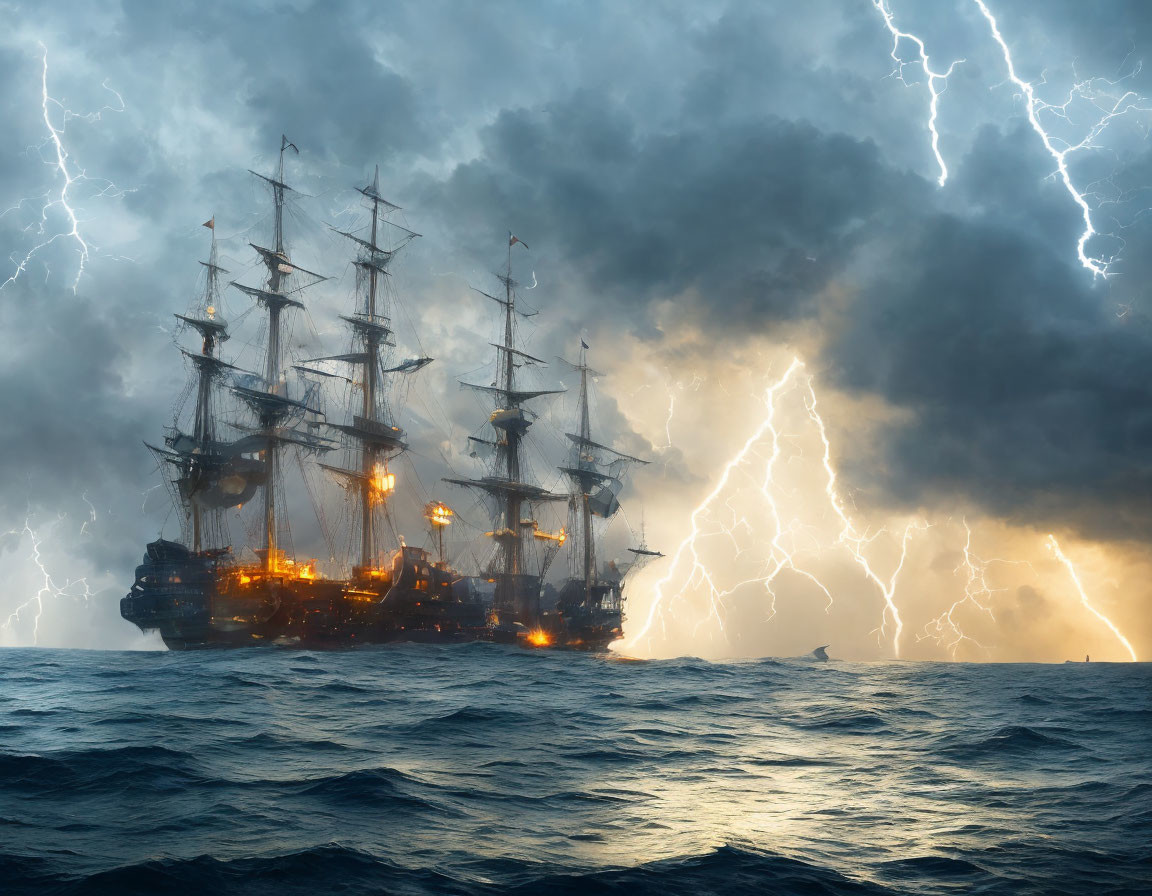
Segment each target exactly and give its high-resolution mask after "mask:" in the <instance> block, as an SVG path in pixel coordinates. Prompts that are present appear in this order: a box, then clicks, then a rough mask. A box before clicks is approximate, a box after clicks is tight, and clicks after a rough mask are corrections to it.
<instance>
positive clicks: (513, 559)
mask: <svg viewBox="0 0 1152 896" xmlns="http://www.w3.org/2000/svg"><path fill="white" fill-rule="evenodd" d="M512 246H513V241H512V234H511V233H509V234H508V265H507V267H506V268H505V272H504V377H503V379H504V389H505V393H506V394H507V395H509V396H510V395H511V394H512V390H513V389H515V388H516V381H515V376H516V365H515V362H514V359H513V357H512V350H513V349H514V348H515V342H514V341H513V340H514V338H515V334H514V333H513V326H514V322H515V318H516V292H515V290H513V289H512ZM497 354H499V350H498V351H497ZM509 404H510V405H513V404H514V403H512V402H509ZM505 434H506V435H505V440H504V441H505V446H504V452H505V454H506V455H507V463H508V481H509V482H519V481H520V437H521V432H520V430H519V428H516V427H513V428H509V429H506V430H505ZM504 525H505V528H506V529H508V530H509V532H510V535H509V536H508V537H507V538H505V540H504V575H505V576H508V577H509V579H510V580H512V579H511V577H512V576H518V575H520V570H521V568H522V567H523V561H524V548H523V545H522V544H521V543H520V494H519V493H518V492H515V491H512V490H509V491H508V493H507V495H506V502H505V508H504Z"/></svg>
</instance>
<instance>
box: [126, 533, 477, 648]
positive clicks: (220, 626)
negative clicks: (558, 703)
mask: <svg viewBox="0 0 1152 896" xmlns="http://www.w3.org/2000/svg"><path fill="white" fill-rule="evenodd" d="M458 582H459V578H458V577H456V576H454V575H453V574H452V573H451V572H450V571H448V570H444V569H441V568H439V567H437V566H435V565H433V564H431V563H429V562H428V560H427V557H426V555H425V552H423V551H421V550H419V549H416V548H404V549H402V550H401V551H398V552H397V555H396V557H395V558H394V560H393V565H392V568H391V569H390V570H388V571H387V573H386V574H383V575H381V574H375V575H365V576H360V577H356V578H353V579H349V580H333V579H315V578H292V577H288V576H277V575H273V576H268V575H263V574H261V573H259V572H257V571H254V570H247V569H245V568H244V567H239V566H237V565H235V564H233V563H231V562H229V559H228V557H227V555H226V554H223V553H222V552H205V553H200V554H196V553H193V552H192V551H189V550H188V549H187V548H186V547H184V546H183V545H179V544H176V543H174V542H166V541H160V542H153V543H152V544H150V545H149V546H148V553H147V554H146V555H145V558H144V562H143V563H142V564H141V565H140V566H139V567H137V569H136V582H135V583H134V584H133V586H132V590H131V591H130V592H129V593H128V594H127V595H126V596H125V597H124V598H122V599H121V601H120V613H121V615H122V616H123V617H124V618H125V619H127V620H128V621H129V622H132V623H134V624H136V625H137V626H139V628H140V629H141V630H142V631H145V632H149V631H157V632H159V633H160V636H161V638H163V640H164V643H165V644H166V645H167V646H168V647H169V648H170V649H172V650H194V649H200V648H221V647H253V646H259V645H267V644H282V645H290V646H296V647H301V648H339V647H350V646H354V645H357V644H383V643H388V642H393V641H417V642H432V643H445V642H453V641H470V640H481V639H485V638H486V637H487V632H488V629H487V627H486V625H485V608H484V605H483V604H482V603H481V602H480V601H479V600H478V599H476V598H472V597H470V596H469V595H468V594H467V592H466V591H465V590H461V589H459V588H457V587H456V585H457V583H458Z"/></svg>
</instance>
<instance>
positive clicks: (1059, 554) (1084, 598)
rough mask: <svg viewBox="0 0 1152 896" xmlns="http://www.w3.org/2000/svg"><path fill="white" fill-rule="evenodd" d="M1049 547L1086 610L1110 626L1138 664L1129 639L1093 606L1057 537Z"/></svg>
mask: <svg viewBox="0 0 1152 896" xmlns="http://www.w3.org/2000/svg"><path fill="white" fill-rule="evenodd" d="M1048 547H1049V549H1051V551H1052V553H1053V554H1055V555H1056V559H1057V560H1059V561H1060V562H1061V563H1062V564H1064V568H1065V569H1066V570H1068V575H1069V576H1070V577H1071V578H1072V584H1073V585H1075V586H1076V592H1077V594H1079V595H1080V603H1081V604H1082V605H1083V607H1084V609H1086V610H1087V611H1088V612H1089V613H1091V614H1092V615H1093V616H1095V617H1096V618H1097V619H1099V620H1100V621H1101V622H1103V623H1104V624H1105V625H1106V626H1108V629H1109V631H1111V632H1112V634H1113V635H1115V636H1116V640H1117V641H1119V642H1120V643H1121V644H1123V645H1124V649H1125V650H1127V651H1128V656H1130V657H1131V658H1132V662H1136V651H1135V650H1133V649H1132V645H1131V644H1130V643H1129V642H1128V639H1127V638H1125V637H1124V635H1123V633H1122V632H1121V631H1120V629H1118V628H1117V627H1116V623H1114V622H1113V621H1112V620H1111V619H1109V618H1108V617H1107V616H1105V615H1104V614H1103V613H1101V612H1100V611H1099V610H1097V609H1096V608H1095V607H1094V606H1092V602H1091V601H1089V600H1088V594H1087V593H1086V592H1085V591H1084V585H1083V584H1082V583H1081V581H1080V576H1079V575H1078V574H1077V573H1076V567H1075V566H1073V565H1072V561H1071V560H1069V559H1068V555H1067V554H1065V553H1064V552H1063V551H1062V550H1060V544H1059V543H1058V542H1057V541H1056V536H1055V535H1049V536H1048Z"/></svg>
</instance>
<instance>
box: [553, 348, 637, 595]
mask: <svg viewBox="0 0 1152 896" xmlns="http://www.w3.org/2000/svg"><path fill="white" fill-rule="evenodd" d="M571 366H572V367H573V368H575V369H576V370H579V371H580V396H579V406H578V410H577V416H578V419H577V425H576V429H577V431H576V432H574V433H571V432H570V433H565V435H566V436H567V437H568V440H569V441H570V442H572V455H571V462H570V464H569V466H566V467H561V468H560V469H561V470H562V471H563V472H565V473H567V474H568V476H569V478H570V479H571V481H572V490H571V493H570V499H569V500H570V502H571V503H570V507H571V509H572V511H573V512H574V513H576V514H578V516H579V520H578V525H579V533H580V534H579V539H580V547H581V553H580V555H579V558H578V559H579V561H580V562H579V568H574V569H573V572H574V573H577V572H578V573H580V575H579V578H580V580H581V583H582V585H583V592H584V601H585V602H586V603H590V602H591V601H592V596H593V595H592V591H593V586H594V585H595V584H596V533H595V530H594V528H593V524H592V517H593V516H599V517H603V518H605V519H607V518H609V517H611V516H613V515H614V514H615V513H616V512H617V511H618V510H619V509H620V504H619V502H618V501H617V500H616V495H617V493H618V492H619V490H620V488H621V487H622V485H623V480H622V476H623V475H624V470H625V468H626V467H627V466H628V465H629V464H633V463H638V464H646V463H648V461H645V460H641V459H640V458H638V457H633V456H632V455H630V454H624V453H622V452H620V451H617V450H616V449H615V448H611V447H609V446H608V445H602V444H600V443H599V442H596V441H594V440H593V439H592V424H591V413H590V409H589V404H588V377H589V376H596V371H595V370H593V369H592V368H591V367H589V366H588V344H587V343H586V342H584V341H583V340H581V341H580V362H579V363H578V364H572V365H571ZM570 556H573V566H574V567H575V566H576V565H577V564H576V559H577V558H576V557H575V556H574V555H570Z"/></svg>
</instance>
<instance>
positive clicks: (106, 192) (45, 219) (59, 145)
mask: <svg viewBox="0 0 1152 896" xmlns="http://www.w3.org/2000/svg"><path fill="white" fill-rule="evenodd" d="M39 46H40V51H41V54H42V55H41V60H42V69H41V77H40V108H41V113H42V116H43V119H44V127H45V128H46V129H47V132H48V135H47V137H46V138H45V139H44V142H43V143H41V144H40V146H39V147H37V149H38V151H39V152H40V154H41V158H42V159H44V150H45V149H48V150H49V158H47V159H44V162H45V164H46V165H48V166H49V167H50V168H52V169H53V177H54V178H55V179H56V180H58V181H61V182H62V183H61V186H60V190H59V193H54V192H53V191H52V190H49V191H48V192H47V193H45V194H44V195H43V196H42V197H40V200H41V201H42V202H43V203H44V204H43V205H42V207H41V209H40V221H39V225H38V227H37V234H38V235H39V236H41V237H45V239H43V240H41V241H40V242H39V243H37V244H36V245H35V246H33V247H32V248H31V249H29V250H28V252H27V253H26V254H25V255H24V257H23V258H22V259H21V260H20V261H19V262H17V263H16V268H15V270H14V271H13V272H12V274H11V275H10V276H9V277H8V279H6V280H5V281H4V282H3V283H0V290H2V289H4V288H5V287H7V286H8V285H9V284H11V283H14V282H15V281H16V280H17V279H19V277H20V275H21V274H23V273H24V272H25V271H26V270H27V269H28V265H29V263H30V262H31V261H32V259H33V258H35V257H36V256H37V255H39V254H40V252H42V251H43V250H44V249H47V248H48V247H49V246H51V245H52V244H53V243H55V242H56V241H57V240H71V241H72V242H74V243H75V245H76V251H77V253H78V255H79V262H78V264H77V269H76V276H75V278H74V279H73V281H72V292H73V293H75V292H76V289H77V287H78V286H79V285H80V278H81V277H82V276H83V275H84V269H85V267H86V266H87V264H88V260H89V257H90V255H91V251H92V249H93V247H92V245H91V244H90V243H89V242H88V240H86V239H85V237H84V235H83V233H82V232H81V229H80V216H79V214H78V212H77V209H76V207H75V206H74V205H73V202H74V200H73V198H72V190H73V187H75V185H76V184H78V183H81V182H91V183H97V184H100V183H102V184H103V186H102V187H100V189H99V190H98V191H97V192H96V193H95V194H94V196H92V197H90V198H99V197H102V196H117V197H119V196H123V195H124V194H125V192H128V191H125V190H121V189H120V188H118V187H117V186H116V185H115V184H113V183H112V182H111V181H108V180H104V179H100V178H90V177H88V176H87V174H86V173H85V171H84V169H83V168H80V167H79V166H78V165H77V164H76V163H75V160H74V159H73V157H72V155H71V154H70V153H69V152H68V150H67V148H66V147H65V145H64V137H65V133H66V128H67V126H68V122H69V121H71V120H73V119H82V120H84V121H88V122H95V121H99V120H100V119H101V116H102V115H103V113H104V112H123V111H124V108H125V107H124V100H123V98H122V97H121V96H120V94H119V93H117V92H116V91H115V90H113V89H112V88H111V87H109V86H108V82H107V81H105V82H104V83H103V84H102V85H101V86H102V87H103V88H104V89H105V90H107V91H109V92H110V93H111V94H112V95H113V96H115V97H116V101H117V103H118V105H119V108H116V107H113V106H104V107H103V108H101V109H99V110H97V111H96V112H85V113H79V112H73V111H72V110H71V109H67V108H65V106H64V104H63V103H61V102H60V101H59V100H57V99H54V98H53V97H52V96H50V95H49V94H48V48H47V47H46V46H45V45H44V43H43V42H40V44H39ZM53 111H55V112H56V113H57V115H59V116H60V124H59V126H57V125H56V124H55V123H54V122H53V120H52V117H53ZM32 201H34V200H28V199H22V200H20V202H19V203H17V204H16V205H15V206H12V207H11V208H9V209H6V210H5V211H4V212H3V213H0V217H3V216H4V215H6V214H8V213H9V212H12V211H16V210H18V209H20V208H22V207H23V206H24V205H25V203H29V202H32ZM53 210H59V211H61V212H62V213H63V215H64V219H65V227H66V229H65V230H63V231H61V232H58V233H53V234H51V235H50V236H49V235H48V232H49V216H50V214H51V213H52V212H53ZM26 229H30V228H26Z"/></svg>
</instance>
